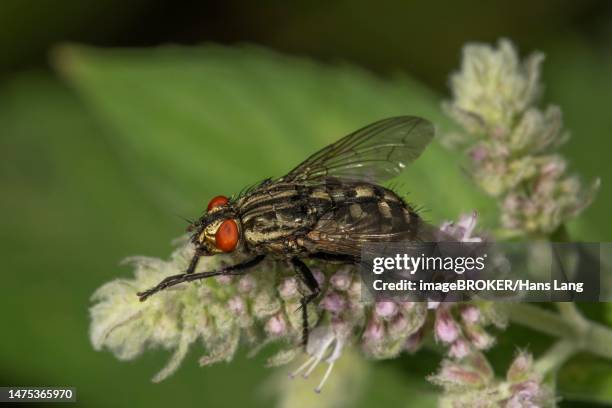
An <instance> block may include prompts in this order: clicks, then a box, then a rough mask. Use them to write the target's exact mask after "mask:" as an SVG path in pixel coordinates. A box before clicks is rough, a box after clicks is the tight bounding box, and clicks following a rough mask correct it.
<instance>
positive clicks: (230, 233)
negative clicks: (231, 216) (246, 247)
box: [215, 220, 238, 252]
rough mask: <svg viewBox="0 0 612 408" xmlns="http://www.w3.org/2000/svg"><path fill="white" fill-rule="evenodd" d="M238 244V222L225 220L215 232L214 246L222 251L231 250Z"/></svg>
mask: <svg viewBox="0 0 612 408" xmlns="http://www.w3.org/2000/svg"><path fill="white" fill-rule="evenodd" d="M236 245H238V224H236V221H234V220H225V221H223V222H222V223H221V225H220V226H219V229H218V230H217V232H216V234H215V246H216V247H217V248H218V249H220V250H221V251H223V252H232V251H233V250H234V249H235V248H236Z"/></svg>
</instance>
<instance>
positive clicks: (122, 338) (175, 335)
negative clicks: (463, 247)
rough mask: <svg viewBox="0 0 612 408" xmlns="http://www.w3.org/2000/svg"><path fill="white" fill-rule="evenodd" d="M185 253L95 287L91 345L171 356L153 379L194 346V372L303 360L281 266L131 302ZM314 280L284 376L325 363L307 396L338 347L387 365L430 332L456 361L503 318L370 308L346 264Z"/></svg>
mask: <svg viewBox="0 0 612 408" xmlns="http://www.w3.org/2000/svg"><path fill="white" fill-rule="evenodd" d="M476 224H477V216H476V214H475V213H472V214H470V215H463V216H461V217H460V219H459V221H458V222H446V223H444V224H443V226H442V227H441V230H442V231H443V232H444V233H445V234H446V235H447V236H449V235H450V236H452V237H454V238H455V239H457V240H460V241H470V242H478V241H479V240H482V239H483V237H482V236H481V235H479V234H478V233H477V231H476ZM193 251H194V248H193V246H192V245H191V244H190V243H189V242H188V241H186V240H182V241H180V242H178V248H177V249H176V250H175V251H174V252H173V253H172V255H171V256H170V259H168V260H166V261H164V260H159V259H153V258H145V257H135V258H131V259H129V260H128V261H127V263H128V264H129V265H131V266H133V267H134V268H135V273H134V276H133V277H132V278H129V279H117V280H114V281H111V282H109V283H107V284H105V285H103V286H102V287H101V288H99V289H98V290H97V291H96V292H95V293H94V295H93V296H92V300H93V302H94V304H93V306H92V307H91V309H90V314H91V330H90V336H91V341H92V344H93V345H94V348H95V349H96V350H101V349H108V350H110V351H111V352H112V353H113V354H115V356H116V357H117V358H119V359H121V360H131V359H134V358H136V357H137V356H139V355H140V354H141V353H142V352H144V351H145V350H147V349H150V348H162V349H166V350H172V351H173V354H172V356H171V357H170V359H169V361H168V363H167V364H166V366H165V367H164V368H163V369H162V370H161V371H160V372H159V373H158V374H157V375H155V377H154V378H153V381H154V382H158V381H162V380H164V379H165V378H167V377H168V376H170V375H171V374H172V373H174V372H175V371H176V370H177V369H178V367H179V366H180V364H181V363H182V361H183V359H184V358H185V356H186V355H187V352H188V350H189V348H190V347H191V345H192V344H193V343H194V342H196V341H201V342H202V344H203V345H204V349H205V350H206V354H205V355H204V356H203V357H202V358H201V359H200V365H210V364H213V363H217V362H221V361H230V360H232V358H233V357H234V355H235V353H236V351H237V349H238V347H239V345H240V344H244V345H245V346H247V347H250V348H251V350H252V353H251V354H254V353H256V352H258V351H259V350H261V349H262V348H263V347H264V346H266V345H269V344H271V343H279V344H281V345H283V348H282V349H281V351H279V352H278V353H277V354H275V355H274V356H272V357H270V358H269V359H268V366H278V365H284V364H288V363H290V362H292V361H293V360H295V359H296V358H297V357H298V356H300V355H301V354H303V351H302V347H301V344H300V343H301V333H302V320H301V314H300V313H296V310H297V309H298V307H299V306H300V298H301V293H302V292H303V291H304V290H307V289H306V288H305V287H304V285H303V284H302V283H301V281H300V280H299V279H298V278H297V277H296V275H295V272H294V271H293V270H292V269H291V268H289V267H283V265H282V263H273V262H271V263H266V264H263V265H262V266H260V267H257V268H255V269H253V270H252V271H249V273H248V274H246V275H243V276H234V277H230V276H219V277H217V278H212V279H204V280H201V281H198V282H190V283H184V284H180V285H177V286H176V287H174V288H171V289H169V290H165V291H162V292H160V293H157V294H156V295H155V296H152V297H151V298H150V299H148V300H147V301H146V302H140V301H139V300H138V297H137V296H136V292H138V291H140V290H142V289H144V288H147V287H150V286H152V285H154V284H155V283H156V282H159V281H160V280H161V279H163V278H164V277H166V276H169V275H175V274H177V273H180V272H181V271H184V270H185V268H186V266H187V264H188V263H189V260H190V259H191V256H192V254H193ZM224 262H226V261H225V260H224V259H223V258H222V257H207V258H203V259H202V260H201V262H200V264H199V266H198V271H200V270H214V269H218V268H219V267H222V266H223V263H224ZM234 262H235V260H234ZM313 273H314V275H315V277H316V279H317V280H318V282H319V286H320V287H321V294H320V296H319V297H317V298H316V299H315V300H314V302H312V304H311V305H310V306H309V316H310V319H311V321H310V328H311V331H310V338H309V342H308V345H307V348H306V353H305V354H306V358H305V361H303V362H302V364H301V366H300V367H298V368H297V369H296V370H295V371H293V372H292V373H291V375H290V377H291V378H293V377H296V376H298V375H301V376H302V377H305V378H306V377H309V376H310V375H312V374H313V372H314V371H315V369H316V368H317V367H318V366H319V365H321V364H322V363H324V364H326V365H327V367H326V369H325V371H324V372H323V374H322V377H321V379H320V381H319V383H318V385H317V386H316V387H315V391H316V392H321V390H322V389H323V387H324V386H325V384H326V383H327V382H328V380H329V379H330V377H331V374H332V373H333V371H334V367H336V365H337V362H338V360H339V359H340V357H341V356H342V355H343V353H344V352H345V350H347V348H350V349H351V350H354V351H359V352H360V353H361V355H362V356H364V357H366V358H369V359H375V360H381V359H389V358H395V357H397V356H398V355H399V354H401V353H403V352H415V351H416V350H417V349H418V348H419V346H420V345H421V343H422V341H423V339H424V338H425V337H428V336H431V335H432V336H433V337H434V338H435V339H437V341H439V342H440V344H441V345H443V346H445V347H446V348H447V349H448V355H449V356H450V357H452V358H454V359H459V360H460V359H463V358H467V357H469V356H470V355H472V354H473V353H475V352H477V351H478V350H484V349H487V348H489V347H490V346H491V345H492V344H493V337H492V336H491V335H489V334H488V333H487V332H486V331H485V326H487V325H489V324H494V325H496V326H503V318H501V317H500V315H498V313H497V311H496V309H495V308H494V305H492V304H490V303H486V302H482V303H479V304H457V303H435V302H430V303H429V304H427V303H417V302H397V301H392V300H385V301H378V302H372V301H369V300H367V299H364V298H362V287H361V278H360V275H359V271H358V270H357V269H356V268H355V267H353V266H350V265H345V266H337V265H330V264H325V263H322V264H321V263H320V264H314V265H313ZM428 322H433V324H428ZM349 346H350V347H349ZM350 354H351V355H355V353H354V352H352V351H351V353H350ZM353 358H355V357H353ZM348 363H350V362H348ZM353 363H355V362H353ZM338 369H340V367H338ZM340 370H341V369H340ZM341 371H342V370H341ZM343 375H346V374H343ZM332 388H333V387H332Z"/></svg>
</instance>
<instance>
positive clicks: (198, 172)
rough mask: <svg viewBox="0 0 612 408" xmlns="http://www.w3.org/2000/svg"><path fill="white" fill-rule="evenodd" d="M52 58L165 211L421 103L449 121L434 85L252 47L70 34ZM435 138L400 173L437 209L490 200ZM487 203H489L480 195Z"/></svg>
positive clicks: (188, 206) (194, 203) (440, 214)
mask: <svg viewBox="0 0 612 408" xmlns="http://www.w3.org/2000/svg"><path fill="white" fill-rule="evenodd" d="M55 55H56V58H55V61H56V66H57V67H59V69H60V71H61V72H62V73H63V74H64V75H65V77H66V78H67V79H68V80H69V81H70V83H71V84H73V85H74V86H75V88H76V89H77V90H78V91H79V92H80V94H81V95H82V96H83V97H84V98H85V100H86V101H87V102H88V103H89V104H90V106H91V107H92V109H93V110H94V111H95V112H96V113H97V114H98V115H99V116H100V117H101V118H103V119H104V120H106V121H107V122H108V123H109V126H112V128H113V129H116V130H117V132H116V135H117V136H118V137H117V139H116V140H115V144H116V146H117V148H118V149H119V150H120V151H121V152H122V154H123V157H124V160H125V162H126V166H128V168H129V169H130V170H132V171H134V173H135V174H136V175H137V176H136V177H137V178H138V179H139V180H143V181H144V182H145V183H146V186H147V188H148V189H149V190H150V191H151V192H152V193H153V195H154V197H155V198H156V200H157V201H158V202H159V203H160V204H161V205H162V206H164V207H165V208H166V210H167V211H168V212H180V213H183V214H189V215H192V216H193V215H195V214H197V213H198V212H200V211H201V210H202V208H203V207H204V203H206V202H207V200H208V198H209V197H210V196H212V195H216V194H221V193H225V194H231V193H234V192H237V191H239V190H240V189H241V188H242V187H244V186H245V185H249V184H252V183H254V182H257V181H259V180H261V179H262V178H265V177H276V176H280V175H282V174H284V173H285V172H287V171H288V170H289V169H291V168H292V167H294V166H295V165H296V164H298V163H299V162H300V161H302V160H303V159H305V158H306V157H307V156H308V155H309V154H311V153H313V152H314V151H316V150H317V149H319V148H321V147H323V146H325V145H326V144H328V143H330V142H333V141H335V140H337V139H338V138H340V137H341V136H343V135H345V134H347V133H349V132H351V131H353V130H355V129H357V128H359V127H361V126H363V125H366V124H368V123H370V122H373V121H375V120H378V119H381V118H384V117H388V116H393V115H402V114H412V115H420V116H423V117H425V118H428V119H430V120H432V121H433V122H434V123H436V124H437V125H440V124H442V125H444V126H447V122H445V120H444V119H443V117H442V115H441V113H440V111H439V100H438V98H437V97H436V95H434V94H433V93H432V92H430V91H428V90H427V89H425V88H424V87H423V86H421V85H419V84H417V83H415V82H414V81H412V80H410V79H408V78H396V79H393V80H383V79H380V78H377V77H375V76H373V75H371V74H369V73H367V72H365V71H362V70H360V69H357V68H354V67H350V66H344V65H334V66H326V65H318V64H315V63H313V62H311V61H308V60H305V59H299V58H292V57H285V56H281V55H278V54H275V53H273V52H270V51H266V50H263V49H257V48H252V47H246V48H240V49H230V48H221V47H216V46H205V47H202V48H180V47H164V48H159V49H148V50H128V51H126V50H98V49H94V48H87V47H76V46H66V47H63V48H61V49H59V50H58V52H57V53H56V54H55ZM458 159H459V157H458V155H456V154H452V153H449V152H447V151H444V150H443V149H442V148H441V147H440V146H438V145H437V144H435V143H434V144H432V146H431V147H429V149H428V150H427V151H426V153H425V154H424V155H423V157H422V158H420V159H419V160H418V161H417V163H416V164H415V165H414V166H412V167H411V168H410V169H409V170H407V171H406V172H405V174H404V175H403V176H402V177H399V178H398V182H399V183H400V185H401V187H400V192H404V191H409V192H410V193H411V194H410V196H409V197H408V199H409V200H410V201H412V202H413V203H414V204H415V205H417V206H424V207H425V208H427V209H428V210H430V211H431V212H430V213H426V214H425V217H426V218H429V219H430V220H432V221H436V222H438V221H440V220H441V219H442V218H448V217H451V218H456V216H457V215H458V213H460V212H466V211H472V210H473V209H485V208H490V203H488V202H487V201H486V200H484V199H483V196H482V195H481V194H480V193H478V192H477V191H475V190H474V188H473V187H472V186H471V185H470V183H469V181H468V180H467V178H466V177H465V176H464V175H463V174H462V173H461V172H460V171H459V167H458ZM487 205H489V207H487Z"/></svg>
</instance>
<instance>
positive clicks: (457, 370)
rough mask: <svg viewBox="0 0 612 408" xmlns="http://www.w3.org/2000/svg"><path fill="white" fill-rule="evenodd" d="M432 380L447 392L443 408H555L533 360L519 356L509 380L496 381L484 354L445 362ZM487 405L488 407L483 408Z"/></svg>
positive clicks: (508, 372) (507, 374) (497, 379)
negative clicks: (458, 360)
mask: <svg viewBox="0 0 612 408" xmlns="http://www.w3.org/2000/svg"><path fill="white" fill-rule="evenodd" d="M429 380H430V381H431V382H433V383H435V384H437V385H440V386H442V387H443V389H444V393H443V395H442V396H441V398H440V401H439V406H440V407H453V408H463V407H465V408H468V407H475V406H487V407H489V406H490V407H508V408H521V407H534V408H535V407H552V406H554V405H555V396H554V394H553V392H552V390H551V389H550V387H548V386H547V385H546V384H545V383H544V382H543V377H542V375H540V374H539V373H538V372H537V371H536V370H535V368H534V365H533V358H532V357H531V355H530V354H528V353H526V352H519V353H518V354H517V356H516V357H515V359H514V361H513V362H512V363H511V364H510V367H509V369H508V371H507V373H506V376H505V378H503V379H499V378H495V376H494V373H493V369H492V368H491V366H490V365H489V363H488V362H487V360H486V359H485V357H484V356H483V355H482V354H480V353H477V354H473V355H471V356H469V357H468V358H466V359H463V360H461V361H460V362H457V361H451V360H444V361H443V362H442V364H441V367H440V369H439V371H438V372H437V373H436V374H434V375H432V376H430V377H429ZM483 404H484V405H483Z"/></svg>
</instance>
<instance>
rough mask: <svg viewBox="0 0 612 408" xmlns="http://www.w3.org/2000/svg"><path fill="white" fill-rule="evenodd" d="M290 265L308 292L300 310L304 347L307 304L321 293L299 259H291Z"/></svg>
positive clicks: (305, 341) (306, 342)
mask: <svg viewBox="0 0 612 408" xmlns="http://www.w3.org/2000/svg"><path fill="white" fill-rule="evenodd" d="M291 263H292V264H293V266H294V267H295V269H296V271H297V272H298V273H299V274H300V276H301V277H302V280H303V281H304V283H305V284H306V286H307V287H308V290H310V294H309V295H304V296H302V300H301V309H302V345H303V346H304V347H306V345H307V344H308V333H309V331H308V304H309V303H310V302H312V301H313V300H314V299H315V298H316V297H317V296H318V295H319V293H321V288H319V282H317V280H316V279H315V277H314V275H313V274H312V271H311V270H310V268H309V267H308V266H307V265H306V264H305V263H304V262H302V261H301V260H300V259H299V258H291Z"/></svg>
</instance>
